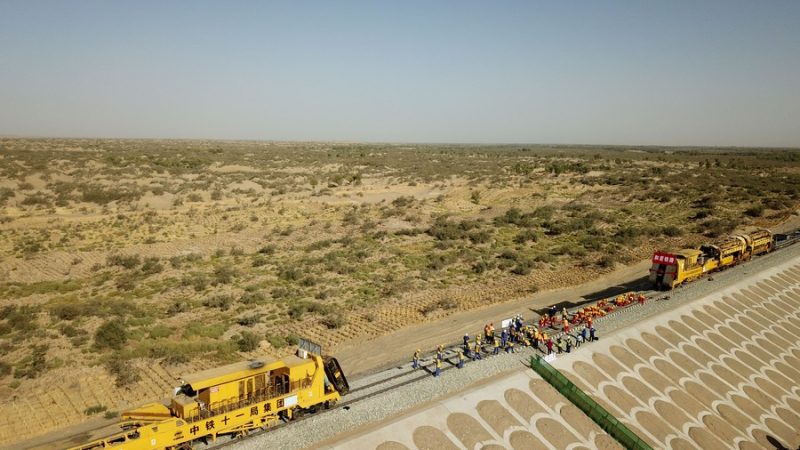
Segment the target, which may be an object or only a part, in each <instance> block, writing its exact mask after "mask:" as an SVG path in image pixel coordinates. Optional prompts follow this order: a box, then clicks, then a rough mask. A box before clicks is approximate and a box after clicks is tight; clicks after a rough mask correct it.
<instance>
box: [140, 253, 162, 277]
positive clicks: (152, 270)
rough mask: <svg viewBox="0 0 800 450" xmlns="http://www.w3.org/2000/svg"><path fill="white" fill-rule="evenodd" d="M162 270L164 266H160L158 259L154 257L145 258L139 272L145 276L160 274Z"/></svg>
mask: <svg viewBox="0 0 800 450" xmlns="http://www.w3.org/2000/svg"><path fill="white" fill-rule="evenodd" d="M163 270H164V266H163V265H161V263H160V262H159V260H158V258H156V257H154V256H153V257H149V258H145V260H144V262H143V263H142V268H141V271H142V273H143V274H145V275H153V274H157V273H160V272H162V271H163Z"/></svg>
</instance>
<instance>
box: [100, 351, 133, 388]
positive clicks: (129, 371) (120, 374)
mask: <svg viewBox="0 0 800 450" xmlns="http://www.w3.org/2000/svg"><path fill="white" fill-rule="evenodd" d="M106 368H107V369H108V371H109V372H111V374H112V375H114V384H115V385H116V386H117V387H129V386H131V385H132V384H134V383H136V382H137V381H139V380H141V379H142V377H141V375H139V372H138V371H137V370H136V367H134V366H133V364H131V363H130V361H127V360H125V359H122V358H121V357H120V356H119V355H114V356H112V357H111V359H109V360H108V363H107V364H106Z"/></svg>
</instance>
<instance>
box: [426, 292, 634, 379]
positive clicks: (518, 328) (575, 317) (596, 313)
mask: <svg viewBox="0 0 800 450" xmlns="http://www.w3.org/2000/svg"><path fill="white" fill-rule="evenodd" d="M646 299H647V298H646V297H645V296H644V294H641V293H640V294H636V293H633V292H628V293H626V294H623V295H619V296H617V297H616V298H615V299H614V300H613V301H611V302H609V301H608V300H607V299H603V300H600V301H598V302H597V303H596V304H594V305H591V306H586V307H584V308H581V309H579V310H578V311H576V312H575V313H574V314H572V315H570V314H569V312H568V311H567V309H566V308H562V310H561V311H560V312H559V311H558V309H557V307H556V306H551V307H550V309H549V310H548V312H546V313H544V314H543V315H542V316H541V317H540V318H539V321H538V325H539V326H538V327H536V326H535V325H525V324H524V322H523V319H522V315H521V314H517V315H516V316H514V318H513V319H511V323H510V325H509V326H508V327H507V328H502V329H501V331H500V333H499V335H498V334H497V333H496V331H495V327H494V323H493V322H490V323H487V324H486V325H485V326H484V327H483V331H482V332H481V333H478V334H476V335H475V338H474V339H471V338H470V336H469V334H465V335H464V339H463V344H462V347H461V348H460V349H459V350H458V360H457V362H456V363H455V366H456V367H457V368H459V369H461V368H463V367H464V362H465V360H466V358H471V359H472V360H473V361H475V360H478V359H483V358H482V356H481V355H482V353H483V352H484V346H490V348H491V350H489V352H491V354H492V355H498V354H500V353H501V352H505V353H516V346H517V345H519V346H524V347H533V348H535V349H536V350H539V351H541V352H543V353H545V354H548V355H549V354H551V353H570V352H571V351H572V348H573V347H579V346H580V345H581V344H583V343H584V342H591V341H596V340H598V339H599V338H598V336H597V330H596V329H595V327H594V318H596V317H603V316H605V315H606V314H608V313H609V312H612V311H614V310H615V309H616V308H622V307H625V306H629V305H631V304H633V303H634V302H636V301H638V302H639V304H640V305H643V304H644V303H645V301H646ZM559 325H560V326H559ZM548 328H552V329H554V330H559V329H560V331H563V333H562V334H561V335H559V336H558V337H556V339H555V340H553V339H552V337H550V336H549V335H548V333H547V329H548ZM573 328H574V329H575V332H574V333H573ZM573 341H574V343H573ZM421 357H422V353H421V351H420V349H417V351H416V352H414V359H413V361H412V364H411V366H412V367H413V368H414V369H419V368H420V367H422V366H421V365H420V358H421ZM443 361H444V347H443V346H442V345H439V348H438V349H437V351H436V358H435V359H434V361H433V364H434V366H433V370H431V372H432V373H433V376H434V377H438V376H440V375H441V373H442V364H443Z"/></svg>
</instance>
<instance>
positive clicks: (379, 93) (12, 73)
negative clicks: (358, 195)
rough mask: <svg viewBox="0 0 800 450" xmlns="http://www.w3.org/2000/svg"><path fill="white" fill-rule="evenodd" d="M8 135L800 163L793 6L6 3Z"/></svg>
mask: <svg viewBox="0 0 800 450" xmlns="http://www.w3.org/2000/svg"><path fill="white" fill-rule="evenodd" d="M0 134H11V135H36V136H102V137H172V138H183V137H186V138H223V139H275V140H358V141H404V142H409V141H414V142H515V143H516V142H525V143H584V144H593V143H600V144H666V145H695V144H696V145H738V146H794V147H797V146H800V1H797V0H787V1H779V0H775V1H772V0H767V1H752V0H748V1H735V0H724V1H705V2H702V1H677V0H667V1H641V0H632V1H627V2H626V1H596V0H592V1H585V2H578V1H547V2H536V1H520V2H512V1H485V0H484V1H476V2H470V1H463V0H461V1H452V2H444V1H443V2H436V1H430V0H428V1H420V2H415V1H407V0H404V1H377V0H376V1H363V2H345V1H321V2H303V1H288V2H266V1H264V2H233V1H217V2H201V1H191V2H189V1H187V2H178V1H163V0H162V1H153V2H146V1H128V2H122V1H96V2H95V1H78V0H76V1H60V0H59V1H53V2H44V1H33V0H25V1H10V0H0Z"/></svg>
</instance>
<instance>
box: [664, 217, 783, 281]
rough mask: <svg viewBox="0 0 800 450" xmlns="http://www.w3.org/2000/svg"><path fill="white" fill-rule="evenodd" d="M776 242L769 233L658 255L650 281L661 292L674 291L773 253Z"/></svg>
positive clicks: (761, 231)
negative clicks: (708, 274) (722, 270)
mask: <svg viewBox="0 0 800 450" xmlns="http://www.w3.org/2000/svg"><path fill="white" fill-rule="evenodd" d="M775 247H776V239H775V236H773V234H772V233H771V232H770V231H768V230H757V231H754V232H752V233H749V234H740V235H734V236H729V237H727V238H724V239H722V240H720V241H717V242H714V243H711V244H703V245H701V246H700V247H699V248H696V249H695V248H685V249H682V250H678V251H674V252H664V251H656V252H655V253H654V254H653V259H652V263H653V265H652V266H651V267H650V281H651V282H653V284H654V285H655V286H656V287H658V288H661V289H673V288H675V287H677V286H679V285H681V284H683V283H686V282H689V281H693V280H695V279H697V278H699V277H700V276H702V275H703V274H706V273H709V272H713V271H716V270H720V269H724V268H726V267H730V266H733V265H736V264H738V263H740V262H743V261H747V260H749V259H750V258H752V257H753V256H756V255H760V254H762V253H767V252H770V251H772V250H773V249H774V248H775Z"/></svg>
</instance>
